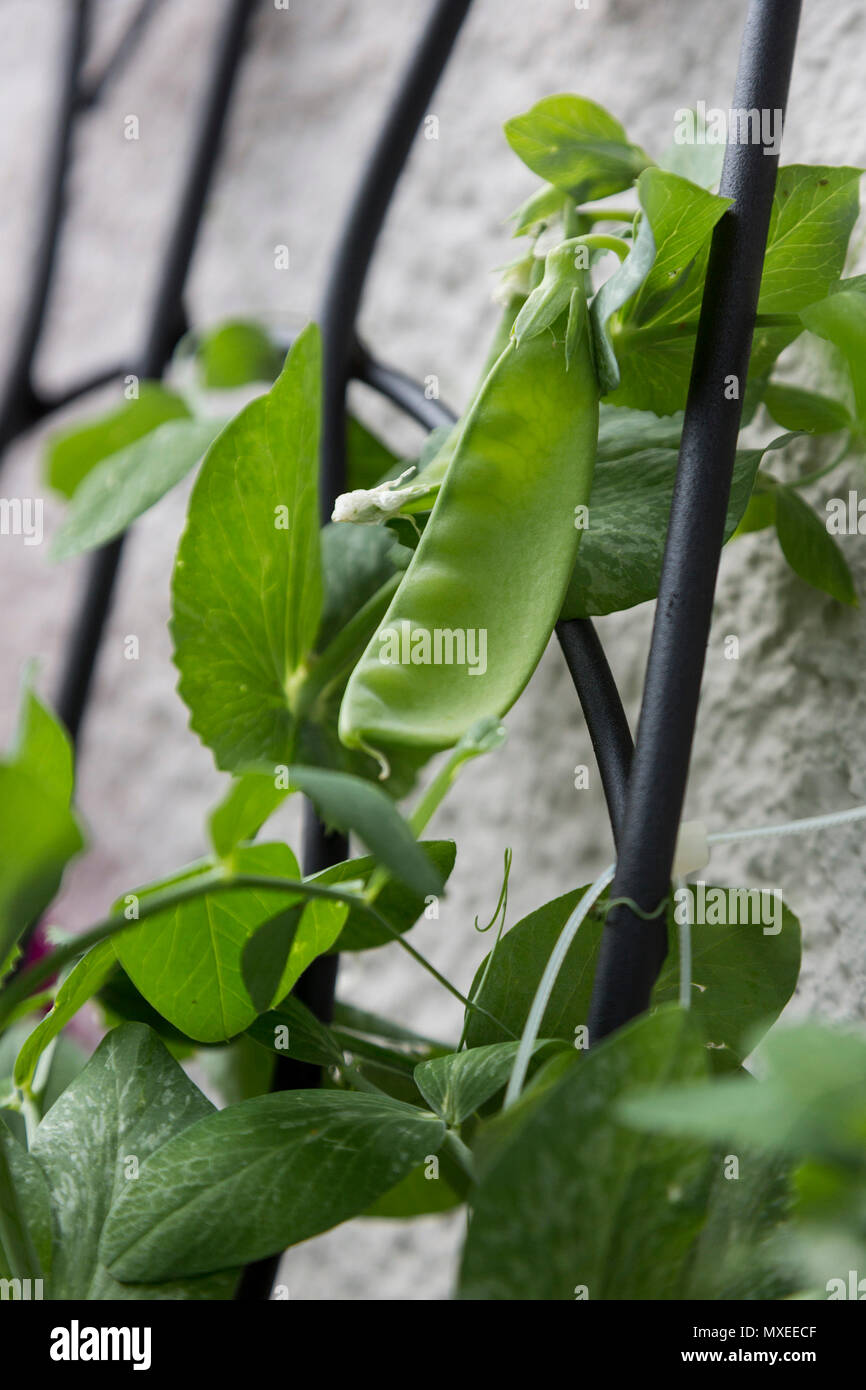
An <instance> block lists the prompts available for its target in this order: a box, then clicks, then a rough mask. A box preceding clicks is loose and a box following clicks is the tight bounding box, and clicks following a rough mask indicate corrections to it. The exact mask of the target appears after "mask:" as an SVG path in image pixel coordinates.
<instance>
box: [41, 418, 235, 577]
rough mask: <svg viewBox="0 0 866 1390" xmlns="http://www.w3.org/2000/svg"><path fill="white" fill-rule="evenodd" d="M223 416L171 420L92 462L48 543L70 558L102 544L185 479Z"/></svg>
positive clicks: (59, 554) (59, 556) (62, 557)
mask: <svg viewBox="0 0 866 1390" xmlns="http://www.w3.org/2000/svg"><path fill="white" fill-rule="evenodd" d="M222 427H223V421H222V420H169V421H167V422H166V424H164V425H158V426H157V428H156V429H154V430H152V431H151V432H150V433H149V434H146V435H144V437H143V438H141V439H138V440H136V441H135V442H134V443H132V444H130V445H128V446H127V447H126V448H125V449H121V450H119V451H118V452H117V453H115V454H109V455H108V457H107V458H104V459H102V460H101V462H99V463H97V464H95V465H94V466H93V468H92V469H91V470H90V472H89V473H88V474H87V476H86V477H85V478H84V479H83V480H82V482H81V484H80V486H79V487H78V488H77V489H76V491H75V494H74V496H73V498H72V501H71V502H70V504H69V510H68V511H67V513H66V516H65V518H64V520H63V525H62V526H61V527H60V530H59V531H58V533H57V536H56V537H55V540H54V544H53V546H52V547H51V557H52V559H54V560H68V559H70V558H71V557H72V556H73V555H80V554H81V553H82V551H85V550H94V549H96V547H97V546H100V545H105V544H106V542H107V541H110V540H113V539H114V537H115V536H119V535H121V534H122V532H124V531H125V530H126V528H127V527H128V526H130V525H131V524H132V522H133V521H135V519H136V517H139V516H141V514H142V513H143V512H146V511H147V510H148V508H149V507H152V506H153V505H154V503H156V502H158V501H159V500H160V498H161V497H164V496H165V494H166V493H167V492H169V491H170V490H171V489H172V488H173V487H175V486H176V484H177V483H179V482H180V481H181V479H182V478H185V477H186V475H187V473H188V472H189V471H190V469H191V468H193V467H194V466H195V465H196V464H197V463H198V461H199V459H200V458H201V457H202V455H203V454H204V452H205V450H206V449H207V448H208V447H209V446H210V445H211V443H212V442H213V440H214V438H215V436H216V435H217V434H218V433H219V431H220V430H221V429H222Z"/></svg>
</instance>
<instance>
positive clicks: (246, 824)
mask: <svg viewBox="0 0 866 1390" xmlns="http://www.w3.org/2000/svg"><path fill="white" fill-rule="evenodd" d="M287 796H288V789H284V788H282V787H278V786H277V784H276V779H275V778H274V777H272V776H268V774H267V773H263V772H247V773H244V774H242V775H241V776H240V777H235V778H234V779H233V780H232V784H231V786H230V787H229V789H228V791H227V792H226V794H225V796H224V797H223V799H222V801H221V802H220V803H219V805H218V806H216V807H214V809H213V811H211V813H210V816H209V817H208V829H209V830H210V838H211V844H212V845H213V847H214V851H215V852H216V854H217V855H218V856H219V858H220V859H226V858H227V857H228V856H229V855H230V854H231V852H232V850H233V849H234V848H235V847H236V846H237V845H239V844H240V843H241V841H242V840H252V839H254V838H255V836H256V835H257V834H258V832H259V831H260V830H261V828H262V826H263V825H264V823H265V821H266V820H268V818H269V817H270V816H271V815H272V814H273V812H274V811H275V810H276V809H277V807H278V806H279V805H280V803H281V802H282V801H284V800H285V798H286V797H287Z"/></svg>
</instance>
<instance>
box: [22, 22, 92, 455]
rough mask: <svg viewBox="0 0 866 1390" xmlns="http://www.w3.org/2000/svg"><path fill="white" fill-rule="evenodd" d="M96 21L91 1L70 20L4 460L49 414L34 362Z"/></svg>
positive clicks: (43, 319) (55, 251)
mask: <svg viewBox="0 0 866 1390" xmlns="http://www.w3.org/2000/svg"><path fill="white" fill-rule="evenodd" d="M90 20H91V4H90V0H76V3H75V5H74V6H73V9H72V13H71V16H70V19H69V29H68V33H67V38H66V44H65V49H64V54H63V80H62V83H61V89H60V101H59V103H58V108H57V115H56V125H55V132H54V137H53V141H52V145H51V150H50V154H49V159H48V167H47V170H46V174H45V186H46V189H47V192H46V195H45V203H44V206H43V209H42V216H41V222H40V229H39V235H38V239H37V243H36V253H35V255H34V258H33V264H32V267H31V271H30V288H29V291H28V298H27V304H26V308H25V310H24V313H23V316H22V319H21V326H20V328H19V331H18V341H17V342H16V344H15V349H14V351H13V353H12V366H11V368H10V370H9V374H8V376H7V378H6V382H5V384H4V388H3V399H2V404H0V455H2V453H3V451H4V450H5V449H6V448H8V446H9V444H11V442H12V440H13V439H16V438H17V437H18V435H19V434H23V432H24V431H25V430H27V429H30V428H31V426H32V425H35V424H36V423H37V422H38V421H39V420H40V419H42V417H43V415H45V414H47V406H46V404H45V402H44V401H43V400H41V398H40V397H39V396H38V395H37V393H36V390H35V389H34V386H33V359H34V357H35V355H36V348H37V346H38V344H39V339H40V336H41V333H42V326H43V324H44V322H45V310H46V308H47V305H48V297H49V294H50V292H51V284H52V280H53V278H54V269H55V266H56V263H57V244H58V240H59V237H60V225H61V222H62V220H63V211H64V203H65V195H66V175H67V171H68V168H69V159H70V152H71V149H72V135H73V128H74V125H75V112H76V108H77V105H78V92H79V79H80V74H81V67H82V64H83V62H84V55H85V51H86V48H87V39H88V34H89V32H90Z"/></svg>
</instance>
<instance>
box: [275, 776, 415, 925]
mask: <svg viewBox="0 0 866 1390" xmlns="http://www.w3.org/2000/svg"><path fill="white" fill-rule="evenodd" d="M287 776H288V781H289V782H290V784H291V785H292V786H293V787H296V788H297V789H298V790H300V791H302V792H303V793H304V794H305V796H308V797H309V798H310V800H311V801H312V802H313V805H314V806H315V808H316V810H317V811H318V813H319V816H320V818H321V820H322V821H324V823H325V825H326V826H328V827H329V828H330V829H331V830H342V831H344V832H345V833H346V834H348V833H349V832H350V831H351V832H352V833H353V834H355V835H357V836H358V839H359V840H360V841H361V842H362V844H364V845H366V847H367V849H368V850H370V851H371V852H372V854H373V855H374V856H375V858H376V859H377V861H378V862H379V863H380V864H382V865H384V867H385V868H386V869H389V870H390V872H391V873H392V874H393V875H394V877H395V878H397V879H399V880H400V882H401V883H404V884H405V885H406V887H407V888H410V889H411V890H412V892H413V893H416V894H418V895H419V896H420V897H422V898H423V897H426V896H427V894H428V893H431V894H437V893H440V892H441V891H442V878H441V875H440V874H439V872H438V870H437V869H436V867H435V865H434V864H432V863H431V861H430V859H428V857H427V855H426V854H425V853H424V851H423V849H422V848H421V846H420V845H419V844H418V841H417V840H416V839H415V836H414V835H413V833H412V831H411V830H410V828H409V826H408V824H407V823H406V821H405V820H404V819H403V817H402V816H401V815H400V812H399V811H398V810H397V808H396V806H395V805H394V803H393V801H392V800H391V798H390V797H389V796H386V794H385V793H384V792H383V791H382V789H381V788H380V787H376V786H373V785H372V783H370V782H365V781H364V780H363V779H362V778H361V777H351V776H349V775H348V773H344V772H331V771H328V770H327V769H325V768H320V767H298V766H294V767H290V768H289V769H288V774H287Z"/></svg>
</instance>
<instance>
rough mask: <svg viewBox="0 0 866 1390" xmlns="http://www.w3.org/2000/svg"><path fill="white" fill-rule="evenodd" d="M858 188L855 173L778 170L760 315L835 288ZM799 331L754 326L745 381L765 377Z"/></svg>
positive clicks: (791, 308)
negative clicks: (748, 377)
mask: <svg viewBox="0 0 866 1390" xmlns="http://www.w3.org/2000/svg"><path fill="white" fill-rule="evenodd" d="M859 183H860V170H858V169H849V168H844V167H843V168H836V169H834V168H825V167H823V166H821V165H815V166H812V165H804V164H792V165H789V166H788V167H787V168H785V169H780V170H779V176H778V179H777V181H776V193H775V198H774V201H773V213H772V217H771V220H770V231H769V236H768V239H767V253H766V256H765V259H764V278H763V280H762V282H761V296H760V299H759V301H758V313H759V314H771V313H797V312H798V311H801V310H802V309H803V308H804V307H805V306H806V305H808V304H811V303H812V302H814V301H815V300H819V299H821V298H822V297H823V296H824V295H826V294H830V293H832V292H833V291H834V289H835V288H836V287H837V286H839V277H840V275H841V274H842V271H843V269H844V266H845V259H846V255H847V249H848V241H849V238H850V235H851V231H852V229H853V227H854V224H855V222H856V220H857V212H858V205H859ZM845 283H846V282H842V284H843V285H844V284H845ZM839 287H840V288H841V286H839ZM799 332H800V330H799V328H798V327H796V326H794V327H785V326H780V327H774V326H765V325H762V324H760V323H759V324H758V325H757V326H756V328H755V335H754V338H753V340H752V356H751V361H750V365H749V376H750V378H759V377H762V376H767V375H768V374H769V371H770V368H771V367H772V365H773V363H774V362H775V361H776V358H777V357H778V356H779V354H780V353H781V352H783V351H784V349H785V348H786V347H787V346H788V345H789V344H790V343H792V342H793V341H794V339H795V338H796V337H797V336H798V334H799Z"/></svg>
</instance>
